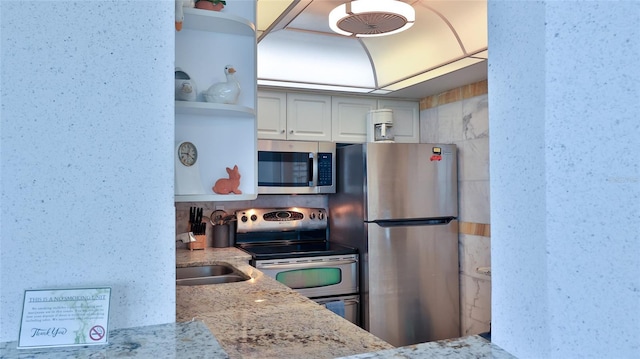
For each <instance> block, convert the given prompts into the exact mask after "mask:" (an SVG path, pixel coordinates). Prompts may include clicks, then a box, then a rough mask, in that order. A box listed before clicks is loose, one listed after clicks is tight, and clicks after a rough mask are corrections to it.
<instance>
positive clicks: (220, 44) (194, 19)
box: [174, 1, 258, 202]
mask: <svg viewBox="0 0 640 359" xmlns="http://www.w3.org/2000/svg"><path fill="white" fill-rule="evenodd" d="M255 8H256V2H255V1H240V2H232V3H229V4H228V5H227V6H226V7H225V8H224V10H223V11H221V12H216V11H209V10H200V9H193V8H184V22H183V29H182V31H179V32H176V34H175V41H176V43H175V66H176V67H179V68H181V69H182V71H184V72H186V73H187V74H188V75H189V77H190V78H191V79H192V81H193V82H195V86H196V90H197V96H196V101H176V102H175V141H176V150H175V151H174V157H175V158H176V160H175V163H176V165H175V181H176V182H175V191H176V193H175V201H176V202H197V201H233V200H251V199H255V198H256V197H257V193H258V188H257V183H258V182H257V175H256V173H257V164H256V163H257V161H256V156H257V136H256V92H257V88H256V58H257V57H256V33H255V25H254V22H255V17H256V10H255ZM226 65H233V67H234V69H235V70H236V73H235V77H236V79H237V80H238V82H239V83H240V88H241V92H240V96H239V99H238V102H237V103H235V104H219V103H209V102H206V101H205V100H204V97H203V95H202V93H203V92H204V91H205V90H207V89H208V88H209V87H210V86H211V85H213V84H214V83H218V82H226V81H227V79H226V76H225V73H224V68H225V66H226ZM185 141H187V142H191V143H193V144H194V145H195V146H196V148H197V155H198V156H197V161H196V163H195V165H192V166H189V167H186V166H184V165H182V164H181V163H180V161H179V160H178V159H177V146H178V145H179V144H180V143H182V142H185ZM236 165H237V166H238V169H239V172H240V175H241V178H240V185H239V187H238V188H239V189H240V191H241V192H242V194H224V195H223V194H216V193H215V192H213V189H212V188H213V186H214V184H215V183H216V181H217V180H218V179H228V178H229V174H228V173H227V170H226V169H227V168H233V167H234V166H236Z"/></svg>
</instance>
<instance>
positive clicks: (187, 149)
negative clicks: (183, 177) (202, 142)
mask: <svg viewBox="0 0 640 359" xmlns="http://www.w3.org/2000/svg"><path fill="white" fill-rule="evenodd" d="M178 158H179V159H180V163H182V164H183V165H185V166H187V167H190V166H193V165H194V164H195V163H196V161H197V160H198V149H197V148H196V146H195V145H194V144H193V143H191V142H182V143H180V145H179V146H178Z"/></svg>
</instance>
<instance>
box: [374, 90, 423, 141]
mask: <svg viewBox="0 0 640 359" xmlns="http://www.w3.org/2000/svg"><path fill="white" fill-rule="evenodd" d="M383 108H388V109H391V110H393V133H394V136H395V138H394V140H395V142H405V143H419V142H420V103H419V102H414V101H402V100H378V109H383Z"/></svg>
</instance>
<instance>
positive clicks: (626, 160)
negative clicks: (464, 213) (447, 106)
mask: <svg viewBox="0 0 640 359" xmlns="http://www.w3.org/2000/svg"><path fill="white" fill-rule="evenodd" d="M639 23H640V2H635V1H626V2H625V1H594V2H583V1H562V2H559V1H550V2H535V3H534V2H526V1H525V2H513V1H494V0H490V1H489V48H490V49H491V50H490V52H491V54H490V56H489V108H490V109H491V118H490V131H491V140H490V141H491V142H490V144H491V150H490V153H491V222H492V223H491V224H492V229H491V232H492V235H491V237H492V238H491V244H492V253H491V258H492V281H493V292H492V322H493V333H492V339H493V341H494V342H495V343H496V344H498V345H500V346H501V347H503V348H504V349H506V350H507V351H509V352H511V353H512V354H514V355H516V356H517V357H519V358H631V357H637V356H638V353H640V324H639V323H640V238H639V236H640V161H639V160H638V153H640V140H639V139H638V135H639V134H640V119H639V118H638V114H639V113H640V72H639V71H638V58H640V27H638V24H639Z"/></svg>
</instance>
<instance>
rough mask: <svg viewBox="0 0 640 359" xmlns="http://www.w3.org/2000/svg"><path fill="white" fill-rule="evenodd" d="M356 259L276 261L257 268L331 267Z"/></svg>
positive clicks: (351, 262) (353, 261) (354, 261)
mask: <svg viewBox="0 0 640 359" xmlns="http://www.w3.org/2000/svg"><path fill="white" fill-rule="evenodd" d="M353 263H356V260H353V259H351V260H342V261H326V262H301V263H278V264H261V265H260V266H259V267H257V268H258V269H295V268H311V267H333V266H337V265H344V264H353Z"/></svg>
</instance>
